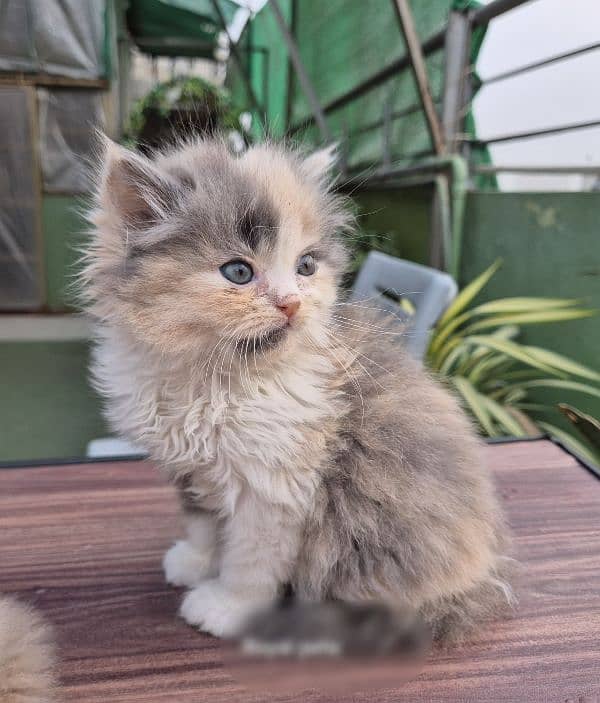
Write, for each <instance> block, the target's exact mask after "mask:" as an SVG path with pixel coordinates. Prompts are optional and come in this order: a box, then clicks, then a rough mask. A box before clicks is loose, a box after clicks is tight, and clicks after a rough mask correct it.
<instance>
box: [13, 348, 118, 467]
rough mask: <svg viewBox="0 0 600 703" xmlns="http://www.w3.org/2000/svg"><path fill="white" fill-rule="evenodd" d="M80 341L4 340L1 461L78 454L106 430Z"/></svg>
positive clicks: (105, 432) (83, 453)
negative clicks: (89, 378)
mask: <svg viewBox="0 0 600 703" xmlns="http://www.w3.org/2000/svg"><path fill="white" fill-rule="evenodd" d="M88 351H89V349H88V345H87V344H85V343H82V342H3V343H1V344H0V388H1V389H2V402H0V461H13V460H28V459H47V458H58V457H78V456H84V455H85V447H86V444H87V442H88V441H89V440H91V439H94V438H96V437H102V436H106V435H107V430H106V428H105V426H104V422H103V421H102V418H101V416H100V402H99V399H98V398H97V396H96V394H95V393H94V392H93V391H92V389H91V388H90V386H89V384H88V382H87V375H88V374H87V366H88Z"/></svg>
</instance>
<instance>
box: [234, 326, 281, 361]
mask: <svg viewBox="0 0 600 703" xmlns="http://www.w3.org/2000/svg"><path fill="white" fill-rule="evenodd" d="M288 329H289V325H284V326H283V327H276V328H275V329H274V330H270V331H269V332H265V333H264V334H261V335H257V336H256V337H245V338H243V339H240V340H239V342H238V343H237V344H236V347H237V350H238V351H239V352H240V354H248V353H251V354H256V353H262V352H267V351H270V350H271V349H275V347H277V346H278V345H279V344H280V343H281V342H283V340H284V339H285V338H286V337H287V334H288Z"/></svg>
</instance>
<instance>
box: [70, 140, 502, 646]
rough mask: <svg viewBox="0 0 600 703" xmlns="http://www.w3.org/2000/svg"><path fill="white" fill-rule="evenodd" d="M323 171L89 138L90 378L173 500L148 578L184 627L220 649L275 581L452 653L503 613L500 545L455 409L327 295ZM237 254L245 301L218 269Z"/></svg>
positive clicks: (391, 335)
mask: <svg viewBox="0 0 600 703" xmlns="http://www.w3.org/2000/svg"><path fill="white" fill-rule="evenodd" d="M331 162H332V155H331V153H330V152H328V151H324V152H318V153H316V154H314V155H312V156H308V157H305V156H303V155H302V154H299V153H297V152H293V151H288V150H285V149H283V148H282V147H279V146H275V145H262V146H257V147H252V148H251V149H249V150H248V151H247V152H246V153H245V154H244V155H242V156H239V157H234V156H231V155H230V154H229V153H228V152H227V149H226V148H225V146H224V145H223V144H221V143H218V142H194V143H189V144H185V145H181V146H180V147H178V148H177V149H175V150H174V151H171V152H168V153H165V154H158V155H157V156H156V157H155V158H154V159H153V160H152V161H150V160H148V159H145V158H142V157H140V156H138V155H136V154H133V153H131V152H128V151H125V150H123V149H121V148H120V147H117V146H116V145H113V144H111V143H107V145H106V147H105V153H104V166H103V170H102V173H101V175H100V178H99V184H98V198H97V204H96V208H95V209H94V211H93V212H92V213H91V215H90V219H91V221H92V223H93V226H94V230H95V231H94V234H93V237H92V240H91V243H90V246H89V248H88V250H87V252H86V255H85V270H84V273H83V276H82V284H83V285H82V289H83V294H84V298H85V302H86V304H87V307H88V310H89V312H90V314H91V315H92V317H93V318H94V320H95V323H96V331H97V342H96V345H95V351H94V357H93V364H92V375H93V379H94V382H95V384H96V387H97V388H98V390H99V391H100V392H101V393H102V394H103V396H104V397H105V398H106V415H107V417H108V419H109V421H110V423H111V425H112V427H113V428H114V430H115V432H118V433H119V434H121V435H124V436H126V437H128V438H130V439H131V440H133V441H134V442H136V443H137V444H138V445H140V446H142V447H144V448H145V449H146V450H147V451H148V452H149V453H150V455H151V456H152V457H153V458H154V459H155V460H156V461H157V462H158V463H159V464H160V465H161V466H162V467H164V469H165V471H166V472H167V473H168V475H169V476H170V477H171V479H172V480H173V482H174V484H175V485H176V487H177V488H178V490H179V492H180V494H181V497H182V505H183V508H184V515H185V519H186V524H187V539H185V540H181V541H179V542H177V543H176V544H175V545H174V546H173V547H172V548H171V549H170V550H169V551H168V552H167V554H166V556H165V560H164V568H165V572H166V576H167V579H168V580H169V581H170V582H171V583H173V584H175V585H180V586H186V587H188V588H189V589H190V590H189V591H188V593H187V595H186V596H185V598H184V600H183V603H182V607H181V615H182V616H183V617H184V618H185V619H186V620H187V621H188V622H189V623H190V624H193V625H196V626H198V627H200V628H201V629H203V630H205V631H207V632H210V633H212V634H215V635H218V636H231V635H234V634H236V632H237V631H238V630H239V628H240V626H241V624H242V623H243V622H244V621H245V619H246V618H247V617H248V616H250V615H251V614H252V613H253V612H255V611H256V610H258V609H260V608H263V607H264V606H265V605H268V604H270V603H273V602H274V601H275V600H276V599H277V598H278V596H279V595H280V594H281V592H282V589H283V588H284V587H285V586H286V584H291V587H292V589H293V592H294V593H295V594H296V597H298V598H300V599H306V600H309V601H319V602H322V601H329V600H340V601H345V602H351V603H365V602H370V601H376V602H379V603H385V604H387V605H389V606H390V607H391V608H393V609H405V610H409V611H410V612H411V613H415V614H418V615H419V616H420V617H421V618H422V619H423V620H425V621H426V622H427V623H428V624H429V625H430V626H431V628H432V630H433V632H434V635H435V637H436V639H438V640H454V639H458V638H460V637H462V636H463V635H464V634H465V633H466V632H470V631H471V630H472V628H473V627H474V626H475V625H476V624H477V623H479V622H482V621H484V620H486V619H489V618H490V617H496V616H497V615H498V614H499V612H500V611H501V610H503V609H505V608H506V606H507V604H508V603H510V601H511V598H512V595H511V589H510V586H509V584H508V581H507V565H508V564H509V561H510V560H509V559H508V558H507V556H506V555H507V553H508V549H509V544H508V542H509V540H508V533H507V530H506V527H505V524H504V520H503V517H502V514H501V511H500V509H499V506H498V503H497V500H496V497H495V494H494V489H493V486H492V482H491V479H490V476H489V475H488V473H487V471H486V469H485V466H484V462H483V459H482V451H481V445H480V442H479V440H478V439H477V438H476V436H475V433H474V431H473V429H472V428H471V426H470V424H469V422H468V420H467V419H466V417H465V415H464V413H463V412H462V410H461V409H460V408H459V406H458V404H457V403H456V401H455V400H454V399H453V398H452V397H451V396H450V394H449V393H448V392H447V391H446V390H445V389H443V388H442V387H441V386H440V385H439V384H438V383H437V382H436V381H435V380H433V379H432V378H430V377H429V375H428V374H427V373H426V372H425V371H424V370H423V369H422V368H421V366H420V365H419V364H417V363H416V362H414V361H413V360H412V359H410V358H409V356H408V355H407V354H406V353H405V352H404V350H403V347H402V335H401V331H400V328H399V327H398V325H397V322H396V321H395V320H394V321H391V322H390V321H389V320H384V319H382V318H381V317H380V316H378V315H377V314H376V313H375V312H374V311H373V310H372V309H371V307H370V306H369V304H368V303H365V304H364V305H361V304H359V305H353V304H349V303H344V301H343V298H342V296H341V295H340V293H339V290H338V286H339V282H340V279H341V276H342V275H343V273H344V270H345V266H346V260H347V257H346V252H345V247H344V245H343V237H344V236H345V233H346V232H347V231H348V230H349V229H350V228H351V218H350V216H349V215H348V209H347V206H346V203H345V202H344V201H343V200H342V199H340V198H339V197H338V196H336V195H334V194H332V193H331V192H330V190H329V183H328V171H329V168H330V166H331ZM306 252H310V255H311V256H313V257H314V259H315V261H316V262H317V270H316V273H315V274H314V275H313V276H310V277H309V276H306V277H304V276H300V275H298V274H297V273H296V266H297V261H298V258H299V257H300V256H301V255H303V254H304V253H306ZM238 259H243V260H244V261H248V262H251V263H252V266H253V270H254V271H255V274H256V275H255V278H254V279H253V281H252V282H251V283H250V284H248V285H244V286H242V285H236V284H233V283H230V282H229V281H227V280H225V279H224V277H223V276H222V275H221V273H220V272H219V267H220V266H222V265H223V264H224V263H226V262H227V261H229V260H238ZM291 299H293V300H295V301H299V302H300V307H299V309H298V313H297V314H296V315H295V316H294V318H293V319H292V320H291V323H290V324H288V323H287V321H286V320H285V319H284V316H283V315H282V312H281V310H282V307H281V306H282V305H283V303H282V301H284V302H285V301H288V300H291ZM273 330H275V331H276V332H277V333H278V335H279V336H280V337H281V340H280V341H278V342H277V343H276V344H274V345H266V344H263V341H262V340H265V339H267V336H268V335H269V334H271V333H272V332H273ZM279 336H278V337H277V339H278V340H279Z"/></svg>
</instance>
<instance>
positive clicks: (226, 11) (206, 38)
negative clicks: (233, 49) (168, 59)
mask: <svg viewBox="0 0 600 703" xmlns="http://www.w3.org/2000/svg"><path fill="white" fill-rule="evenodd" d="M219 7H220V8H221V12H222V13H223V15H224V16H225V19H226V21H227V22H229V21H230V20H231V18H232V17H233V15H234V13H235V11H236V10H237V9H238V7H239V6H238V5H236V4H235V3H233V2H230V0H219ZM127 24H128V25H129V29H130V31H131V33H132V36H133V39H134V41H135V42H136V44H137V45H138V46H139V47H140V48H141V49H142V50H143V51H144V52H146V53H148V54H153V55H159V56H193V57H205V58H212V57H213V52H214V48H215V44H216V40H217V37H218V34H219V32H220V31H221V29H222V27H221V24H220V21H219V18H218V17H217V16H216V14H215V12H214V9H213V5H212V3H211V2H210V0H131V2H130V5H129V9H128V11H127Z"/></svg>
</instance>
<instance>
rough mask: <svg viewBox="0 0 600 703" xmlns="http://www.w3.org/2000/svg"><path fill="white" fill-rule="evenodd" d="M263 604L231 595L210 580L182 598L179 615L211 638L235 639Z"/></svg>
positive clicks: (254, 599)
mask: <svg viewBox="0 0 600 703" xmlns="http://www.w3.org/2000/svg"><path fill="white" fill-rule="evenodd" d="M267 602H268V601H266V600H264V599H259V598H248V597H247V596H244V595H242V594H241V593H232V592H231V591H229V590H227V589H226V588H224V587H223V585H222V583H221V582H220V581H219V580H218V579H210V580H209V581H205V582H204V583H201V584H200V585H199V586H196V588H194V589H193V590H191V591H190V592H189V593H188V594H187V595H186V596H185V598H184V599H183V601H182V603H181V608H180V609H179V614H180V615H181V617H182V618H183V619H184V620H185V621H186V622H187V623H188V624H190V625H195V626H196V627H198V628H199V629H200V630H202V631H203V632H208V633H209V634H211V635H215V637H235V636H236V635H237V634H238V633H239V631H240V629H241V627H242V626H243V625H244V623H245V622H246V620H247V619H248V618H249V617H250V615H252V614H253V613H255V612H256V611H257V610H258V609H259V608H261V607H264V606H265V605H266V604H267Z"/></svg>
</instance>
